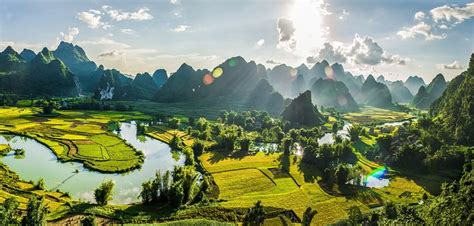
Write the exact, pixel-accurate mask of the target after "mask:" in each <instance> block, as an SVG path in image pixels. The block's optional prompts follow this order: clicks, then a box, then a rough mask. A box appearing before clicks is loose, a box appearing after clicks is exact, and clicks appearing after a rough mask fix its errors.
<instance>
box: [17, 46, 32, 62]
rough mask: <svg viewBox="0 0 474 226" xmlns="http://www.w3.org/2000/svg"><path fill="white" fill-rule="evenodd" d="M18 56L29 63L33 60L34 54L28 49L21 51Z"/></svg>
mask: <svg viewBox="0 0 474 226" xmlns="http://www.w3.org/2000/svg"><path fill="white" fill-rule="evenodd" d="M20 56H21V57H23V59H25V60H26V61H27V62H30V61H31V60H33V59H34V58H35V56H36V53H35V52H33V50H30V49H23V51H21V53H20Z"/></svg>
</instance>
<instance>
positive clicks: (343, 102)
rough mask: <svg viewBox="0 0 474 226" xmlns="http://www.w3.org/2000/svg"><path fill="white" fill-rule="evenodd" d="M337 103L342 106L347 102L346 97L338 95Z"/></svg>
mask: <svg viewBox="0 0 474 226" xmlns="http://www.w3.org/2000/svg"><path fill="white" fill-rule="evenodd" d="M337 103H338V104H339V105H341V106H344V105H346V104H347V98H346V97H345V96H338V97H337Z"/></svg>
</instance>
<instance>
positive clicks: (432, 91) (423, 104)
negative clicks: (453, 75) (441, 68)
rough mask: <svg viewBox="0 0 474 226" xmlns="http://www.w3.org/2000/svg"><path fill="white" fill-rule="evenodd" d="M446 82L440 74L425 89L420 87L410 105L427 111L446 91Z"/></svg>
mask: <svg viewBox="0 0 474 226" xmlns="http://www.w3.org/2000/svg"><path fill="white" fill-rule="evenodd" d="M446 86H447V82H446V80H445V79H444V76H443V75H442V74H438V75H436V77H435V78H434V79H433V80H432V81H431V82H430V84H429V85H428V86H427V87H426V88H425V87H420V89H419V90H418V93H417V94H416V95H415V97H413V101H412V104H413V105H414V106H415V107H417V108H420V109H428V108H429V107H430V105H431V104H432V103H433V102H434V101H435V100H436V99H438V98H439V97H440V96H441V95H442V94H443V91H444V90H445V89H446Z"/></svg>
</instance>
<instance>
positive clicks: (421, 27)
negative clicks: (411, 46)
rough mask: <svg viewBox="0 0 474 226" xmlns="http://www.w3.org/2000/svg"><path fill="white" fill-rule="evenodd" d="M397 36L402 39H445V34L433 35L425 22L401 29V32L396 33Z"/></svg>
mask: <svg viewBox="0 0 474 226" xmlns="http://www.w3.org/2000/svg"><path fill="white" fill-rule="evenodd" d="M397 35H399V36H401V37H402V39H409V38H415V37H417V36H422V37H424V38H425V40H436V39H445V38H446V34H442V35H435V34H433V32H432V27H431V25H428V24H426V23H425V22H420V23H418V24H416V25H414V26H412V27H403V28H402V30H400V31H398V32H397Z"/></svg>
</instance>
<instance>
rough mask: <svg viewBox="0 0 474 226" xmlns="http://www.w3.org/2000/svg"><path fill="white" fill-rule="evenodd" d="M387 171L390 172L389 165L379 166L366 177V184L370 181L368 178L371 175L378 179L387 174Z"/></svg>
mask: <svg viewBox="0 0 474 226" xmlns="http://www.w3.org/2000/svg"><path fill="white" fill-rule="evenodd" d="M387 173H388V169H387V167H385V166H382V167H379V168H377V169H375V170H373V171H372V172H370V174H369V175H367V176H366V177H365V178H364V184H367V183H368V179H369V178H370V177H373V178H377V179H379V180H381V179H383V178H384V177H385V175H387Z"/></svg>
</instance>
